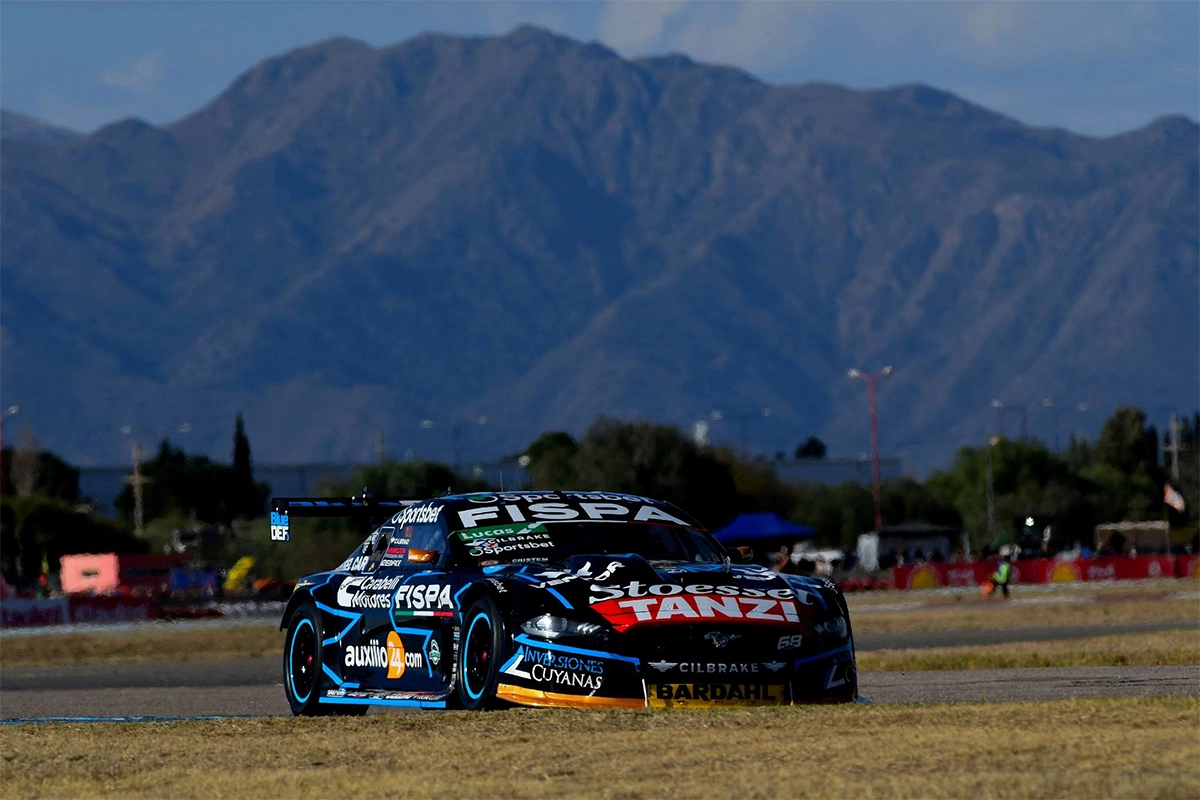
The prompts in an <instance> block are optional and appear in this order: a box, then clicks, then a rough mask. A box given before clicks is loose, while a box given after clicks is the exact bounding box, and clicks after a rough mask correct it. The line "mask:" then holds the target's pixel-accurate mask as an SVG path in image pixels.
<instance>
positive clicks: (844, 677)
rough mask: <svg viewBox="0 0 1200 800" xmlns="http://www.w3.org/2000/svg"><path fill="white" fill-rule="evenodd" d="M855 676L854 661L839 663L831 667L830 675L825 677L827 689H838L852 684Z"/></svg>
mask: <svg viewBox="0 0 1200 800" xmlns="http://www.w3.org/2000/svg"><path fill="white" fill-rule="evenodd" d="M853 674H854V662H853V661H837V662H835V663H834V664H833V665H832V666H830V667H829V674H828V675H826V676H825V688H826V689H836V688H837V687H839V686H845V685H846V684H847V683H849V682H850V679H851V677H852V676H853Z"/></svg>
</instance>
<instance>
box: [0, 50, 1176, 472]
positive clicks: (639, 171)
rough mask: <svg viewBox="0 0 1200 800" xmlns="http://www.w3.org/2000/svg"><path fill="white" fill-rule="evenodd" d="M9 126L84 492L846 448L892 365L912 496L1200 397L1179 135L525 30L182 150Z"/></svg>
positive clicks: (37, 331)
mask: <svg viewBox="0 0 1200 800" xmlns="http://www.w3.org/2000/svg"><path fill="white" fill-rule="evenodd" d="M0 133H2V135H0V212H2V213H0V391H2V393H3V403H4V404H5V405H7V404H9V403H18V404H20V405H21V406H22V412H21V413H22V419H24V420H25V421H27V422H28V423H29V424H30V425H32V426H33V428H34V431H35V432H36V434H37V435H38V437H39V439H40V440H41V442H42V443H43V445H45V446H47V447H49V448H51V449H53V450H55V451H57V452H59V453H61V454H62V455H63V456H64V457H66V458H68V459H69V460H73V461H75V462H76V463H82V464H96V463H111V462H114V461H117V460H118V459H119V458H121V457H122V456H123V454H124V453H126V452H127V448H128V442H127V440H126V439H124V438H123V436H122V433H121V432H120V430H119V429H120V428H121V427H122V426H130V427H132V429H133V430H134V431H135V432H136V435H138V436H141V437H143V438H154V437H157V436H159V435H161V434H162V433H164V432H168V431H172V430H175V429H176V427H177V426H178V425H180V424H181V423H184V422H186V423H188V424H189V425H190V427H191V431H192V432H191V433H189V434H187V435H186V436H184V437H183V438H179V439H178V441H179V443H180V444H182V445H183V446H184V447H185V448H186V449H188V450H189V451H192V450H198V451H201V452H208V453H211V454H213V455H214V456H215V457H218V458H221V459H227V458H228V453H229V450H230V447H231V443H232V429H233V417H234V414H235V413H236V412H237V411H239V410H240V411H241V412H243V413H244V415H245V418H246V426H247V431H248V433H249V435H250V438H251V442H252V444H253V446H254V455H255V458H256V459H257V460H259V461H270V462H276V463H279V462H300V461H315V460H322V461H351V460H365V459H368V458H371V457H372V456H373V447H374V444H375V441H376V436H377V434H382V436H383V440H384V441H385V442H386V443H387V445H388V446H389V447H392V448H394V451H395V453H396V454H397V455H404V454H406V453H408V452H409V451H411V452H413V453H415V454H417V455H425V456H431V457H435V458H444V459H448V458H449V453H450V449H451V448H452V447H454V446H455V445H457V449H459V450H461V452H462V454H463V457H464V459H465V460H472V459H484V458H490V457H495V456H499V455H501V454H503V453H514V452H521V450H522V449H523V448H524V446H525V445H527V444H528V443H529V442H531V441H532V440H533V439H534V438H536V437H537V436H538V435H539V434H540V433H541V432H543V431H547V430H567V431H570V432H573V433H576V434H578V433H581V432H582V431H583V430H584V429H586V427H587V426H588V424H590V423H591V422H592V421H593V420H594V419H595V418H596V417H597V415H599V414H608V415H611V416H616V417H621V418H633V417H645V418H649V419H652V420H656V421H661V422H669V423H675V424H679V425H681V426H685V427H686V426H690V425H691V424H692V422H693V421H694V420H702V419H703V420H708V421H709V422H710V437H711V438H712V439H714V440H716V441H729V442H734V443H738V444H739V445H740V444H741V443H742V441H743V439H744V440H745V441H746V444H747V446H748V449H749V450H751V451H754V452H765V453H774V452H776V451H780V450H785V451H787V452H789V453H790V452H791V450H792V448H793V447H794V446H795V443H796V442H798V441H802V440H803V439H804V438H805V437H806V436H808V435H809V434H816V435H818V436H819V437H821V438H822V439H823V440H825V441H826V442H827V443H828V444H829V449H830V453H831V454H857V453H859V452H863V451H867V450H868V449H869V441H870V440H869V423H868V404H867V387H866V386H864V385H863V382H862V381H858V380H852V379H850V378H849V377H847V369H848V368H851V367H857V368H859V369H862V370H863V371H865V372H874V371H876V370H879V369H880V368H882V367H883V366H885V365H892V366H894V368H895V371H894V373H893V374H891V375H889V376H887V377H886V378H882V379H881V380H880V381H879V383H878V401H879V434H880V449H881V452H882V453H883V454H884V455H889V456H899V457H902V458H904V459H905V463H906V464H907V465H908V468H909V469H910V470H911V471H913V472H915V473H917V474H920V473H923V472H925V471H927V470H928V469H930V468H933V467H937V466H941V465H944V464H945V463H947V462H948V460H949V458H950V457H951V455H952V454H953V452H954V450H955V449H956V448H957V447H959V446H961V445H963V444H976V445H977V444H979V443H981V442H982V441H983V440H984V439H986V437H987V436H988V435H989V434H990V433H992V432H994V431H996V430H997V429H999V428H1000V427H1001V426H1003V427H1004V429H1005V432H1006V433H1007V434H1009V435H1014V434H1016V433H1017V422H1016V420H1014V419H1013V418H1012V417H1011V416H1010V415H1009V414H1008V413H1006V412H1007V411H1009V410H1012V411H1017V410H1021V409H1023V411H1022V413H1025V414H1027V415H1028V417H1027V418H1028V425H1029V428H1030V432H1031V433H1033V434H1037V435H1039V436H1042V437H1043V438H1045V439H1047V440H1049V439H1051V438H1053V437H1054V436H1055V435H1061V436H1062V438H1063V439H1064V440H1065V438H1066V436H1067V434H1068V433H1069V432H1075V431H1079V432H1084V433H1087V434H1088V435H1090V436H1093V437H1094V435H1095V433H1096V431H1097V430H1098V429H1099V426H1100V423H1101V422H1102V421H1103V419H1104V417H1105V416H1107V414H1108V413H1109V412H1110V411H1111V410H1112V409H1113V408H1115V407H1116V406H1117V405H1118V404H1134V405H1139V406H1141V407H1142V408H1144V409H1146V410H1147V411H1148V413H1150V415H1151V421H1152V422H1158V423H1159V424H1160V426H1161V424H1162V420H1161V418H1163V417H1165V415H1166V413H1168V412H1169V411H1171V410H1180V411H1188V410H1194V409H1195V407H1196V405H1197V404H1198V402H1200V249H1198V247H1200V177H1198V176H1200V163H1198V162H1200V158H1198V151H1200V128H1198V126H1197V125H1196V123H1195V122H1194V121H1192V120H1189V119H1187V118H1184V117H1179V116H1171V117H1164V118H1160V119H1157V120H1154V121H1152V122H1150V123H1149V124H1148V125H1146V126H1145V127H1143V128H1140V129H1137V130H1134V131H1131V132H1129V133H1126V134H1123V135H1119V136H1113V137H1108V138H1093V137H1087V136H1081V135H1077V134H1074V133H1071V132H1069V131H1066V130H1062V129H1046V128H1034V127H1030V126H1027V125H1024V124H1022V123H1020V122H1018V121H1016V120H1014V119H1011V118H1009V117H1006V116H1003V115H1001V114H998V113H995V112H993V111H990V110H988V109H986V108H983V107H981V106H979V105H975V104H973V103H971V102H969V101H968V100H965V99H963V98H960V97H957V96H955V95H952V94H949V93H947V92H943V91H940V90H938V89H935V88H931V87H928V86H923V85H905V86H897V87H892V88H886V89H880V90H873V91H857V90H851V89H847V88H843V87H840V86H836V85H831V84H826V83H806V84H801V85H787V86H778V85H769V84H766V83H764V82H762V81H760V80H757V79H756V78H754V77H753V76H751V75H748V74H746V73H745V72H742V71H739V70H737V69H733V68H729V67H723V66H714V65H707V64H699V63H695V62H693V61H692V60H690V59H688V58H686V57H684V56H680V55H671V56H665V57H653V58H642V59H633V60H629V59H624V58H622V57H620V56H619V55H617V54H616V53H614V52H613V51H611V50H609V49H607V48H605V47H603V46H601V45H599V44H595V43H581V42H578V41H574V40H572V39H568V38H565V37H562V36H558V35H555V34H554V33H551V32H549V31H546V30H543V29H540V28H533V27H528V26H525V27H521V28H518V29H516V30H514V31H512V32H511V33H509V34H507V35H504V36H496V37H458V36H447V35H432V34H430V35H424V36H420V37H418V38H415V39H412V40H409V41H406V42H402V43H399V44H396V45H392V46H388V47H380V48H375V47H371V46H369V45H367V44H365V43H363V42H360V41H356V40H351V39H342V38H339V39H331V40H328V41H323V42H319V43H317V44H314V45H312V46H310V47H305V48H302V49H299V50H295V51H292V52H289V53H286V54H283V55H280V56H278V57H275V58H271V59H268V60H266V61H264V62H262V63H261V64H258V65H257V66H255V67H253V68H252V69H250V70H249V71H247V72H246V73H244V74H243V75H241V76H240V77H238V78H237V79H236V80H235V81H234V82H233V83H232V84H231V85H230V86H229V87H228V88H227V89H226V90H225V91H224V92H222V93H221V94H220V95H219V96H217V97H216V98H214V99H213V100H212V101H211V102H210V103H208V104H207V105H206V106H204V107H203V108H201V109H199V110H197V111H196V112H194V113H192V114H190V115H188V116H186V117H184V118H182V119H180V120H178V121H176V122H174V123H171V124H168V125H164V126H155V125H150V124H147V123H145V122H143V121H140V120H137V119H126V120H122V121H119V122H115V123H113V124H110V125H107V126H105V127H102V128H100V129H98V130H96V131H94V132H91V133H89V134H86V135H81V134H75V133H72V132H69V131H63V130H62V129H58V128H54V127H53V126H50V125H46V124H44V123H40V122H38V121H37V120H34V119H31V118H29V117H24V116H23V115H16V114H14V113H13V112H8V111H6V112H4V114H3V124H2V126H0ZM1046 399H1049V400H1051V401H1053V403H1054V405H1053V406H1052V407H1049V408H1047V407H1045V406H1043V401H1044V400H1046ZM993 400H999V401H1000V402H1001V404H1002V407H1001V408H999V409H998V408H996V407H994V406H993V405H992V401H993ZM1081 401H1083V402H1086V404H1087V407H1088V410H1087V411H1086V412H1082V411H1076V410H1072V409H1073V408H1074V407H1075V405H1076V404H1077V403H1079V402H1081ZM764 408H769V409H770V415H769V416H764V415H763V413H762V409H764ZM714 410H720V411H721V412H722V414H721V415H720V416H721V419H720V420H714V419H713V415H712V412H713V411H714ZM481 417H486V419H487V424H484V425H480V424H478V422H479V419H480V418H481ZM423 420H429V421H431V422H426V423H425V424H424V425H422V421H423ZM16 421H17V420H13V421H10V425H12V423H13V422H16Z"/></svg>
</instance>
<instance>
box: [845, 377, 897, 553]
mask: <svg viewBox="0 0 1200 800" xmlns="http://www.w3.org/2000/svg"><path fill="white" fill-rule="evenodd" d="M893 371H894V370H893V369H892V368H891V367H884V368H883V369H881V370H880V371H879V372H876V373H875V374H874V375H868V374H867V373H865V372H863V371H862V370H857V369H852V370H850V371H849V372H847V373H846V374H847V375H849V376H850V377H851V378H862V379H863V380H864V381H866V382H867V393H868V395H869V397H870V402H871V489H872V492H873V493H874V495H875V532H876V533H879V531H880V530H882V529H883V515H882V514H881V512H880V509H879V417H878V414H877V413H876V410H875V382H876V381H878V380H879V379H880V378H882V377H883V376H884V375H891V374H892V372H893Z"/></svg>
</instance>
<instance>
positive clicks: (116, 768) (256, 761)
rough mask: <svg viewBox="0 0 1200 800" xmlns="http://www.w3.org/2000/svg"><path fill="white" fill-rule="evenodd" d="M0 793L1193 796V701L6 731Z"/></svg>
mask: <svg viewBox="0 0 1200 800" xmlns="http://www.w3.org/2000/svg"><path fill="white" fill-rule="evenodd" d="M0 753H2V755H3V762H2V764H0V785H2V786H3V787H4V794H5V796H8V797H239V798H241V797H339V798H351V797H383V796H405V797H437V798H446V797H471V798H488V797H531V798H559V797H629V798H640V797H649V798H657V797H664V796H670V797H689V798H690V797H695V798H709V797H713V798H717V797H719V798H725V797H740V798H758V797H784V796H786V797H822V798H843V797H864V796H872V797H926V798H972V799H973V800H977V799H982V798H1007V797H1013V798H1026V797H1085V798H1094V797H1130V798H1135V797H1148V798H1149V797H1179V798H1194V797H1200V700H1196V699H1179V698H1171V699H1168V698H1161V699H1102V700H1070V701H1062V702H1056V703H1041V704H1032V703H1013V704H987V705H983V704H961V705H940V706H903V705H895V706H863V705H854V706H836V707H834V706H817V707H812V706H810V707H797V708H778V709H745V710H722V711H676V712H669V713H662V712H657V713H655V712H644V711H610V712H600V711H587V712H574V711H548V710H547V711H535V710H515V711H506V712H497V713H491V714H470V713H463V712H456V713H437V714H434V713H426V714H405V715H381V716H370V717H364V718H358V719H337V718H324V719H295V720H293V719H259V720H224V721H215V722H181V723H163V724H132V725H131V724H113V723H107V724H92V725H70V724H40V725H22V726H15V727H6V728H0Z"/></svg>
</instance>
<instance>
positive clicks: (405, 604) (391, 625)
mask: <svg viewBox="0 0 1200 800" xmlns="http://www.w3.org/2000/svg"><path fill="white" fill-rule="evenodd" d="M448 562H449V547H448V544H447V539H446V535H445V533H444V531H443V530H442V525H441V523H440V522H438V521H433V522H416V523H408V524H404V525H398V526H397V527H396V530H395V531H393V532H392V534H391V537H390V539H389V541H388V543H387V546H386V548H385V549H384V553H383V558H382V560H381V561H380V569H379V572H380V573H383V572H385V571H386V573H387V578H386V582H387V584H388V585H389V586H390V587H391V588H390V589H389V592H388V604H387V608H386V609H384V612H385V613H376V611H375V610H371V611H370V612H369V615H370V616H369V619H370V631H371V638H372V639H373V640H374V641H378V642H379V643H380V644H381V646H382V647H383V650H384V658H385V660H386V662H387V666H386V668H385V669H380V670H376V671H375V673H374V674H375V678H374V680H372V683H371V685H372V686H374V687H376V688H380V689H387V690H390V691H399V692H416V693H426V692H438V691H441V690H444V688H445V686H446V684H447V683H448V680H447V678H446V676H447V675H448V674H449V669H448V668H449V663H448V661H449V656H448V655H446V656H445V658H444V657H443V656H444V654H448V653H449V652H450V650H449V649H448V648H447V647H446V645H447V643H448V641H449V640H448V638H447V636H446V632H447V630H448V624H447V623H449V622H451V621H452V620H453V617H454V607H453V603H454V601H453V593H454V589H453V587H451V585H450V583H449V581H448V579H447V578H448V571H447V568H446V567H447V564H448Z"/></svg>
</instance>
